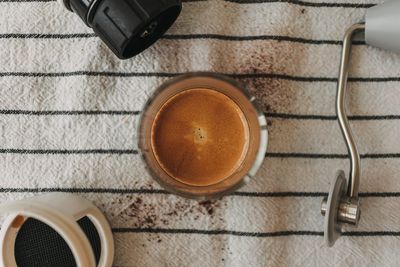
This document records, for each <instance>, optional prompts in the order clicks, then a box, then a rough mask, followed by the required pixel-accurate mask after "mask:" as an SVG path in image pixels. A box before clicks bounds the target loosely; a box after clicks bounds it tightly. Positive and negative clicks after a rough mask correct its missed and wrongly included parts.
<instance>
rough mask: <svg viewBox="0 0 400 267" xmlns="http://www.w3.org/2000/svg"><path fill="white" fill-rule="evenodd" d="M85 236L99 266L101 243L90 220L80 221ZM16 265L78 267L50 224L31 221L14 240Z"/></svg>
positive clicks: (68, 249)
mask: <svg viewBox="0 0 400 267" xmlns="http://www.w3.org/2000/svg"><path fill="white" fill-rule="evenodd" d="M78 224H79V226H80V227H81V228H82V230H83V232H84V233H85V234H86V237H87V238H88V240H89V242H90V244H91V246H92V248H93V252H94V255H95V258H96V263H97V264H98V263H99V259H100V252H101V243H100V237H99V233H98V232H97V230H96V228H95V226H94V224H93V223H92V221H91V220H90V219H89V218H88V217H83V218H82V219H80V220H79V221H78ZM14 252H15V261H16V263H17V266H18V267H55V266H57V267H75V266H77V265H76V262H75V259H74V256H73V254H72V252H71V250H70V248H69V247H68V245H67V243H66V242H65V241H64V239H63V238H62V237H61V236H60V235H59V234H58V233H57V232H56V231H55V230H53V228H51V227H50V226H48V225H47V224H45V223H43V222H41V221H39V220H36V219H33V218H28V219H27V220H26V221H25V222H24V223H23V225H22V226H21V228H20V230H19V231H18V234H17V237H16V240H15V247H14Z"/></svg>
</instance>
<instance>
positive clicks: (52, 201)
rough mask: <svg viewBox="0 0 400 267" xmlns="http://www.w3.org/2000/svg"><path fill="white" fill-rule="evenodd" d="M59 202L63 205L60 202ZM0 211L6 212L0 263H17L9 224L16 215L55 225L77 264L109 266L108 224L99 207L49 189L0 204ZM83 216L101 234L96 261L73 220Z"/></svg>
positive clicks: (111, 245) (111, 247)
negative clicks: (25, 198)
mask: <svg viewBox="0 0 400 267" xmlns="http://www.w3.org/2000/svg"><path fill="white" fill-rule="evenodd" d="M46 202H47V204H46ZM61 203H63V206H60V204H61ZM57 206H58V209H57ZM60 210H62V211H63V213H61V212H60ZM0 213H1V214H3V215H4V214H7V215H8V217H7V218H6V220H5V222H4V223H3V225H2V226H1V230H0V251H1V258H0V266H6V267H16V266H17V265H16V262H15V256H14V254H15V253H14V243H15V238H16V233H15V230H14V232H13V228H12V227H11V225H12V223H13V221H14V220H15V219H16V218H17V216H23V217H25V218H34V219H37V220H39V221H41V222H43V223H45V224H47V225H48V226H50V227H51V228H52V229H54V230H55V231H56V232H57V233H58V234H59V235H60V236H61V237H62V238H63V239H64V240H65V242H66V243H67V245H68V246H69V248H70V250H71V252H72V254H73V256H74V258H75V261H76V264H77V266H78V267H96V266H98V267H111V266H112V262H113V258H114V242H113V238H112V232H111V228H110V226H109V224H108V222H107V220H106V218H105V217H104V215H103V214H102V213H101V212H100V210H99V209H97V207H95V206H94V205H93V204H91V203H90V202H89V201H87V200H85V199H82V198H79V197H77V196H74V195H70V194H65V193H52V194H47V195H43V196H40V197H36V198H32V199H29V200H22V201H15V202H12V203H8V204H2V205H0ZM84 216H87V217H88V218H89V219H90V220H91V222H92V223H93V224H94V226H95V227H96V230H97V232H98V234H99V237H100V242H101V252H100V259H99V264H98V265H96V262H95V258H94V253H93V250H92V247H91V245H90V242H89V240H88V239H87V237H86V235H85V233H84V232H83V231H82V229H81V228H80V226H79V225H78V223H77V222H76V221H77V220H78V219H80V218H82V217H84Z"/></svg>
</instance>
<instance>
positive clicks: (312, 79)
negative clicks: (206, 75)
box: [0, 71, 400, 83]
mask: <svg viewBox="0 0 400 267" xmlns="http://www.w3.org/2000/svg"><path fill="white" fill-rule="evenodd" d="M181 74H184V73H170V72H103V71H72V72H2V73H0V77H73V76H95V77H96V76H97V77H99V76H100V77H159V78H170V77H175V76H177V75H181ZM219 74H222V75H226V76H230V77H232V78H237V79H261V78H265V79H281V80H290V81H298V82H335V83H336V82H337V78H330V77H302V76H292V75H287V74H275V73H219ZM398 81H400V77H350V78H349V82H398Z"/></svg>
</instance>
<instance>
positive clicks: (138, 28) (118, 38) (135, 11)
mask: <svg viewBox="0 0 400 267" xmlns="http://www.w3.org/2000/svg"><path fill="white" fill-rule="evenodd" d="M59 1H61V3H62V4H63V5H64V6H65V7H66V8H67V9H69V10H70V11H73V12H74V13H76V14H78V15H79V17H80V18H81V19H82V20H83V21H84V22H85V23H86V25H88V26H89V27H91V28H92V29H93V31H94V32H95V33H96V34H97V35H98V36H99V37H100V38H101V39H102V40H103V41H104V43H106V44H107V46H108V47H109V48H110V49H111V50H112V51H113V52H114V54H115V55H116V56H117V57H119V58H120V59H128V58H131V57H133V56H135V55H137V54H139V53H141V52H142V51H143V50H145V49H146V48H148V47H149V46H151V45H152V44H153V43H154V42H156V41H157V40H158V39H159V38H160V37H161V36H162V35H163V34H164V33H165V32H166V31H167V30H168V29H169V28H170V27H171V25H172V24H173V23H174V22H175V20H176V19H177V18H178V16H179V14H180V12H181V10H182V3H181V0H59Z"/></svg>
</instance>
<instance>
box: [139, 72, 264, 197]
mask: <svg viewBox="0 0 400 267" xmlns="http://www.w3.org/2000/svg"><path fill="white" fill-rule="evenodd" d="M254 100H255V98H254V97H252V96H251V95H250V94H249V93H248V91H247V90H245V89H244V88H243V87H241V86H240V85H239V84H238V83H237V82H235V81H234V80H232V79H230V78H228V77H225V76H223V75H217V74H212V73H190V74H185V75H182V76H179V77H176V78H174V79H171V80H170V81H168V82H166V83H164V84H163V85H162V86H161V87H159V88H158V89H157V90H156V91H155V92H154V94H153V95H152V96H151V97H150V99H149V100H148V102H147V103H146V105H145V107H144V109H143V113H142V115H141V118H140V122H139V127H138V131H139V135H138V136H139V148H140V151H141V155H142V158H143V159H144V161H145V163H146V166H147V169H148V171H149V172H150V174H151V175H152V177H153V178H154V179H156V180H157V181H158V182H159V183H160V184H161V186H163V187H164V188H165V189H167V190H168V191H170V192H172V193H175V194H178V195H181V196H185V197H189V198H195V199H212V198H218V197H221V196H222V195H225V194H227V193H230V192H232V191H234V190H236V189H237V188H239V187H240V186H242V185H244V184H245V183H246V182H248V181H249V180H250V178H252V177H253V176H254V175H255V174H256V172H257V170H258V169H259V167H260V165H261V163H262V162H263V160H264V156H265V152H266V149H267V127H266V119H265V116H264V114H263V112H262V111H261V110H260V109H259V108H258V107H257V105H256V104H255V103H254Z"/></svg>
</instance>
